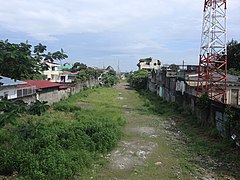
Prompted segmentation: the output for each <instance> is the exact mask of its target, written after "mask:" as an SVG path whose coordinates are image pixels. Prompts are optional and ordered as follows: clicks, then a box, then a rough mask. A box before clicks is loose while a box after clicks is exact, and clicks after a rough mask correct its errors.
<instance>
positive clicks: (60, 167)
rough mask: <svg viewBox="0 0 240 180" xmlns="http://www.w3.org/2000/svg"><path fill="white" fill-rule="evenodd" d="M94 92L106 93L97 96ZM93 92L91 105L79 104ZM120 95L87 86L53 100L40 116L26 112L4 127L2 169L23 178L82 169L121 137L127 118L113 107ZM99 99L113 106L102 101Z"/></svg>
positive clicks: (69, 174) (53, 176)
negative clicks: (45, 111)
mask: <svg viewBox="0 0 240 180" xmlns="http://www.w3.org/2000/svg"><path fill="white" fill-rule="evenodd" d="M105 91H106V92H109V93H106V92H105ZM96 94H98V95H99V94H102V95H104V96H98V98H97V99H95V97H96ZM91 96H93V97H94V102H90V104H91V105H92V108H89V109H81V108H80V107H79V105H78V102H79V101H80V100H86V99H88V100H91V99H92V97H91ZM116 96H117V93H116V92H115V91H114V90H112V89H106V88H101V89H97V90H87V91H84V92H81V93H79V94H76V95H73V96H72V97H70V98H69V99H67V100H65V101H61V102H59V103H56V104H54V105H53V106H52V108H51V109H50V110H49V112H47V113H45V114H44V115H42V116H33V115H26V116H24V117H23V118H22V119H19V121H17V123H16V124H14V125H12V124H9V125H7V126H5V127H4V128H1V129H0V162H1V163H0V174H1V175H13V174H16V175H17V177H18V178H23V179H70V178H74V177H76V176H77V175H79V174H81V172H82V171H84V169H85V168H88V167H90V166H91V165H92V164H93V163H94V162H95V161H96V160H97V159H98V158H99V157H100V155H102V154H104V153H107V152H109V151H110V150H111V149H112V148H113V147H114V146H115V145H116V143H117V142H118V140H119V139H120V138H121V126H122V125H123V124H124V121H123V119H122V117H121V114H120V111H119V110H118V108H112V107H111V102H113V101H114V99H115V98H116ZM106 99H108V104H106V103H107V101H106ZM101 102H104V103H105V105H106V106H109V107H111V108H109V109H108V108H102V107H100V106H99V104H101Z"/></svg>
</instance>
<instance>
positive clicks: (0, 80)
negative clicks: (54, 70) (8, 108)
mask: <svg viewBox="0 0 240 180" xmlns="http://www.w3.org/2000/svg"><path fill="white" fill-rule="evenodd" d="M26 84H27V83H26V82H24V81H18V80H15V79H11V78H8V77H5V76H0V99H2V98H7V99H16V98H19V97H23V96H28V95H32V94H34V93H35V87H34V86H29V87H27V88H24V87H22V88H19V86H20V85H26Z"/></svg>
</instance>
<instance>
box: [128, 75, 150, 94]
mask: <svg viewBox="0 0 240 180" xmlns="http://www.w3.org/2000/svg"><path fill="white" fill-rule="evenodd" d="M147 80H148V72H147V71H146V70H139V71H135V72H133V73H132V74H130V76H129V79H128V82H129V83H130V84H131V85H132V86H133V87H134V88H136V89H137V90H141V89H146V88H147Z"/></svg>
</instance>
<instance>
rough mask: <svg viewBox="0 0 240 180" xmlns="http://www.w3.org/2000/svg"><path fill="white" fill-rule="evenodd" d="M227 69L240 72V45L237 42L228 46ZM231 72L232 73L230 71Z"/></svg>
mask: <svg viewBox="0 0 240 180" xmlns="http://www.w3.org/2000/svg"><path fill="white" fill-rule="evenodd" d="M227 58H228V62H227V67H228V69H231V68H233V69H232V71H234V70H236V71H239V70H240V61H239V60H240V43H238V42H237V41H236V40H233V39H232V41H230V42H229V43H228V45H227ZM230 72H231V71H230Z"/></svg>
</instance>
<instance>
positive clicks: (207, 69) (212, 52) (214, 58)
mask: <svg viewBox="0 0 240 180" xmlns="http://www.w3.org/2000/svg"><path fill="white" fill-rule="evenodd" d="M226 9H227V6H226V0H204V14H203V25H202V39H201V48H200V59H199V67H198V86H197V96H201V95H202V94H204V93H207V94H208V95H209V97H210V98H211V99H213V100H215V101H219V102H222V103H226V78H227V42H226Z"/></svg>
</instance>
